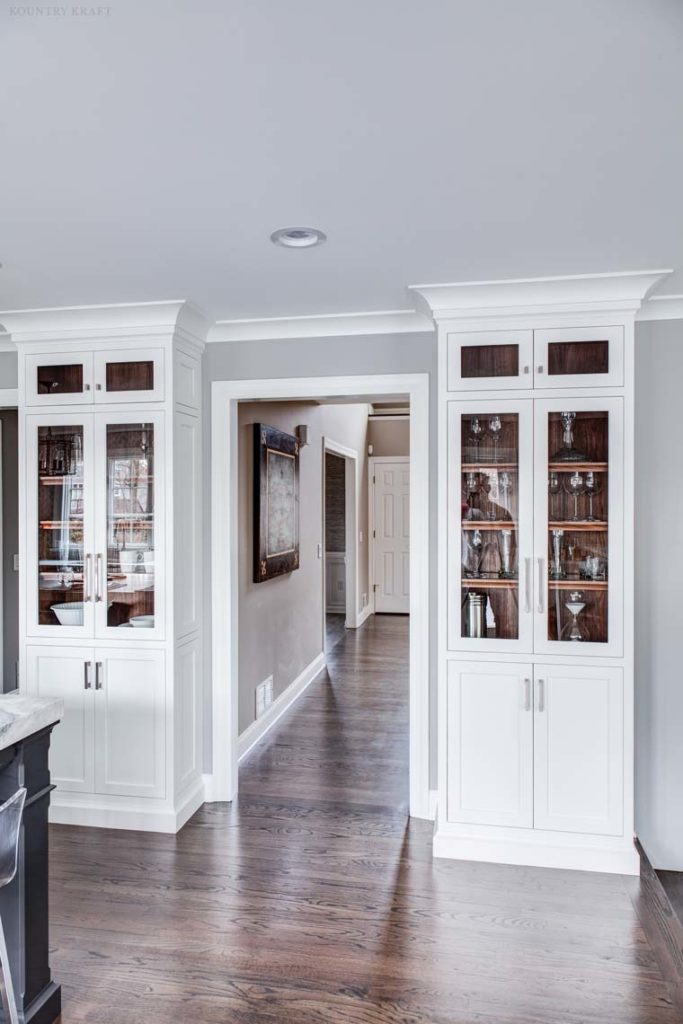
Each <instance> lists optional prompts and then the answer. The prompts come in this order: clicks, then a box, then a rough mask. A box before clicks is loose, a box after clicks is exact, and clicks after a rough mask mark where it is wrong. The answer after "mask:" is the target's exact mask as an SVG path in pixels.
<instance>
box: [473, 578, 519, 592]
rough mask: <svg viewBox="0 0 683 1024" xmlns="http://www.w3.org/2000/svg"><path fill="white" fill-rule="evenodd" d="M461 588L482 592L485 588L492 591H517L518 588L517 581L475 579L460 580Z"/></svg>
mask: <svg viewBox="0 0 683 1024" xmlns="http://www.w3.org/2000/svg"><path fill="white" fill-rule="evenodd" d="M461 586H463V587H468V588H469V589H475V590H483V589H484V588H486V587H488V588H491V589H493V590H517V589H518V588H519V580H503V579H490V580H480V579H476V578H475V577H472V579H464V580H462V583H461Z"/></svg>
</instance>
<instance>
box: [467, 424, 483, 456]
mask: <svg viewBox="0 0 683 1024" xmlns="http://www.w3.org/2000/svg"><path fill="white" fill-rule="evenodd" d="M483 436H484V425H483V423H482V422H481V420H480V419H479V417H478V416H473V417H472V419H471V420H470V437H471V439H472V442H473V444H474V445H475V451H476V452H477V460H478V459H479V445H480V444H481V440H482V438H483Z"/></svg>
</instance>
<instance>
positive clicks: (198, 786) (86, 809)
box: [49, 776, 204, 834]
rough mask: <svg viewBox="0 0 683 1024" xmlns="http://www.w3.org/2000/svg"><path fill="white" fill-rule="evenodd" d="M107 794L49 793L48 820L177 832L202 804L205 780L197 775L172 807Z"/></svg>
mask: <svg viewBox="0 0 683 1024" xmlns="http://www.w3.org/2000/svg"><path fill="white" fill-rule="evenodd" d="M155 803H156V802H155V801H151V800H146V799H133V798H126V797H106V796H97V795H96V794H86V793H63V792H60V791H59V789H57V790H55V791H54V793H53V794H52V799H51V803H50V813H49V820H50V822H52V823H53V824H55V825H82V826H85V827H87V828H120V829H127V830H130V831H132V832H169V833H171V834H174V833H176V832H178V831H179V830H180V829H181V828H182V827H183V825H184V824H185V822H186V821H189V819H190V818H191V817H192V815H193V814H194V813H195V811H197V810H199V808H200V807H201V806H202V804H203V803H204V779H203V778H202V777H201V776H199V777H198V778H197V779H196V781H195V782H194V783H193V785H191V786H190V787H188V789H187V790H186V791H185V792H184V793H183V794H182V796H181V797H180V798H179V800H178V804H177V806H176V808H175V809H173V808H172V807H168V806H164V805H163V804H162V803H161V801H159V804H161V806H159V805H156V806H155Z"/></svg>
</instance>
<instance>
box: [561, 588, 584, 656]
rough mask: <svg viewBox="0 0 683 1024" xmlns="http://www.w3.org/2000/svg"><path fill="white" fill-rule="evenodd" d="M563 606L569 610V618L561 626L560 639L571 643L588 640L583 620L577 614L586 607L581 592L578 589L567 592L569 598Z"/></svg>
mask: <svg viewBox="0 0 683 1024" xmlns="http://www.w3.org/2000/svg"><path fill="white" fill-rule="evenodd" d="M564 606H565V608H566V609H567V611H568V612H569V614H570V616H571V618H570V620H569V622H568V623H567V624H566V625H565V626H564V627H563V629H562V632H561V633H560V640H569V641H570V642H571V643H577V642H581V641H583V642H584V643H585V641H587V640H590V633H589V632H588V630H587V629H586V626H585V625H584V624H583V622H581V621H580V619H579V616H580V615H581V612H582V611H583V610H584V608H585V607H586V602H585V601H584V599H583V594H582V593H581V591H580V590H572V591H571V592H570V594H569V600H568V601H565V603H564Z"/></svg>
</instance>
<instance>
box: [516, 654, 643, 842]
mask: <svg viewBox="0 0 683 1024" xmlns="http://www.w3.org/2000/svg"><path fill="white" fill-rule="evenodd" d="M534 690H535V713H534V736H535V742H534V789H535V797H534V827H535V828H537V829H548V830H551V831H560V832H584V833H589V834H594V835H621V834H622V833H623V793H624V681H623V673H622V671H621V669H618V668H585V667H582V666H574V665H567V666H564V665H563V666H559V667H558V666H555V665H552V666H551V665H537V666H536V670H535V679H534Z"/></svg>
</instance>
